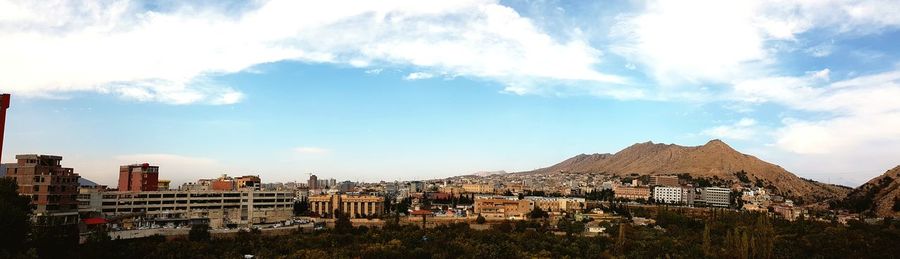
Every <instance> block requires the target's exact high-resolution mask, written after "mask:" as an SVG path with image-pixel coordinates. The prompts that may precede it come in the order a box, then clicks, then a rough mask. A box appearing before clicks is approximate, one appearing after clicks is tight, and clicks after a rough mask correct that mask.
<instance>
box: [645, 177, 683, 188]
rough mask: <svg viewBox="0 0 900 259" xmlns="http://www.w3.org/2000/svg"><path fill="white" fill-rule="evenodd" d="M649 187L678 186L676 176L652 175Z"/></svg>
mask: <svg viewBox="0 0 900 259" xmlns="http://www.w3.org/2000/svg"><path fill="white" fill-rule="evenodd" d="M650 185H651V186H678V176H674V175H654V176H650Z"/></svg>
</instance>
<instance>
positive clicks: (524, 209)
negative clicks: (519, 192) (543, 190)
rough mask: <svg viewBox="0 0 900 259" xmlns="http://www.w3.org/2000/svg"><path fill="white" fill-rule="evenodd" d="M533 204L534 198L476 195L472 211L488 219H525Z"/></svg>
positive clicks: (532, 208)
mask: <svg viewBox="0 0 900 259" xmlns="http://www.w3.org/2000/svg"><path fill="white" fill-rule="evenodd" d="M534 204H535V202H534V200H529V199H523V200H519V198H518V197H505V196H476V197H475V210H474V212H475V214H478V215H481V216H482V217H484V218H485V219H488V220H492V219H493V220H502V219H526V218H527V217H528V213H530V212H531V211H532V210H534Z"/></svg>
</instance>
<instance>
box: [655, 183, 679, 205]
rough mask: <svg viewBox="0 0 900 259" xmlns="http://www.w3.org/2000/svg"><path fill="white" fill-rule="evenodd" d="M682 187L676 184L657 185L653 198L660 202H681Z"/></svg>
mask: <svg viewBox="0 0 900 259" xmlns="http://www.w3.org/2000/svg"><path fill="white" fill-rule="evenodd" d="M681 194H682V190H681V187H676V186H656V187H654V188H653V199H655V200H656V202H660V203H680V202H683V200H682V197H681Z"/></svg>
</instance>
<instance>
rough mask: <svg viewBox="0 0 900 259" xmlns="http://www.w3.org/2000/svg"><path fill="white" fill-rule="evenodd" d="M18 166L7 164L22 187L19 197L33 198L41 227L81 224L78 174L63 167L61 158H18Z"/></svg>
mask: <svg viewBox="0 0 900 259" xmlns="http://www.w3.org/2000/svg"><path fill="white" fill-rule="evenodd" d="M16 160H17V162H16V163H11V164H6V177H8V178H12V179H13V181H15V182H16V183H17V184H18V185H19V190H18V191H19V195H23V196H28V197H29V198H30V199H31V207H32V209H33V210H34V220H35V221H36V222H37V223H38V224H48V225H56V224H74V223H77V222H78V200H77V198H78V179H79V178H80V177H79V176H78V174H76V173H75V172H74V169H72V168H66V167H62V165H61V164H60V161H62V157H61V156H51V155H34V154H28V155H16Z"/></svg>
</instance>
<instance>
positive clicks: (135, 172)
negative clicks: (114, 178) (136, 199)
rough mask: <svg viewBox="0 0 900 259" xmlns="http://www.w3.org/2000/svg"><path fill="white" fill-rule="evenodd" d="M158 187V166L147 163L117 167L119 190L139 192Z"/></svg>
mask: <svg viewBox="0 0 900 259" xmlns="http://www.w3.org/2000/svg"><path fill="white" fill-rule="evenodd" d="M158 189H159V166H151V165H150V164H148V163H143V164H131V165H123V166H120V167H119V191H123V192H140V191H156V190H158Z"/></svg>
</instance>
